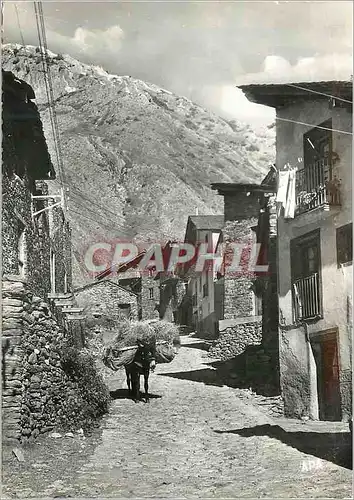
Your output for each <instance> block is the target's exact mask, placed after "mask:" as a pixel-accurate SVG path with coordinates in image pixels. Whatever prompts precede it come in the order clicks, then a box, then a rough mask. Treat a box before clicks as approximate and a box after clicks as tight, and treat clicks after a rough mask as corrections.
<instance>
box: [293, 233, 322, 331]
mask: <svg viewBox="0 0 354 500" xmlns="http://www.w3.org/2000/svg"><path fill="white" fill-rule="evenodd" d="M310 243H316V246H317V261H318V271H317V273H318V295H319V310H320V313H319V314H318V315H316V316H314V317H309V318H304V317H302V318H298V317H297V315H296V308H295V300H296V299H295V293H294V284H295V282H296V281H297V280H299V279H304V278H307V277H310V276H312V275H313V274H315V273H310V274H308V275H306V276H299V275H296V274H295V272H294V267H295V266H294V264H293V263H294V261H296V259H301V257H300V252H299V250H300V248H301V247H302V248H304V247H306V246H309V244H310ZM290 270H291V297H292V315H293V321H294V322H295V323H299V322H306V321H318V320H319V319H323V286H322V262H321V230H320V229H315V230H314V231H310V232H309V233H305V234H303V235H301V236H298V237H296V238H293V239H292V240H291V241H290Z"/></svg>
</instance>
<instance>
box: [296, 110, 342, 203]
mask: <svg viewBox="0 0 354 500" xmlns="http://www.w3.org/2000/svg"><path fill="white" fill-rule="evenodd" d="M319 126H321V127H323V128H326V129H330V130H323V129H322V128H321V129H320V128H314V129H312V130H310V132H308V133H306V134H304V167H303V169H301V170H298V171H297V173H296V205H297V210H298V212H304V211H308V210H312V209H313V208H316V207H319V206H321V205H324V204H332V205H338V204H339V193H337V192H335V191H336V186H332V187H331V189H330V191H331V193H330V195H329V193H328V189H327V183H328V182H330V181H332V157H333V152H332V130H331V129H332V120H328V121H326V122H324V123H321V125H319ZM333 182H334V181H333ZM333 182H332V183H333ZM337 191H338V190H337Z"/></svg>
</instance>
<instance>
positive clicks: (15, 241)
mask: <svg viewBox="0 0 354 500" xmlns="http://www.w3.org/2000/svg"><path fill="white" fill-rule="evenodd" d="M3 158H4V155H3ZM39 192H41V191H39V190H36V189H35V186H34V185H33V184H32V185H31V183H30V180H29V179H28V177H26V176H24V177H23V178H22V179H21V178H20V177H18V176H17V175H16V174H14V173H13V174H12V175H11V176H8V175H7V174H6V172H4V174H3V177H2V193H3V199H2V227H3V238H2V268H3V273H4V274H13V275H20V271H21V270H20V267H19V238H20V234H21V232H23V251H22V254H23V264H24V266H23V272H22V273H21V274H22V275H23V277H24V278H26V280H27V282H28V284H29V286H30V288H31V289H32V290H33V291H34V293H35V294H37V295H39V296H43V297H45V296H46V295H47V294H48V293H49V292H50V260H49V258H50V250H49V248H50V236H49V224H48V218H47V214H45V213H44V214H42V215H41V216H40V217H38V218H35V219H34V220H32V209H31V205H32V201H31V194H32V193H33V194H35V193H39ZM36 206H37V205H36Z"/></svg>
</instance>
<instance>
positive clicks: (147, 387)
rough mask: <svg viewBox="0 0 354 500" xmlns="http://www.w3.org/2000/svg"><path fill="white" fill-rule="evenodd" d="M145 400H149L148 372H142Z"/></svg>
mask: <svg viewBox="0 0 354 500" xmlns="http://www.w3.org/2000/svg"><path fill="white" fill-rule="evenodd" d="M144 389H145V402H146V403H148V402H149V372H148V371H145V372H144Z"/></svg>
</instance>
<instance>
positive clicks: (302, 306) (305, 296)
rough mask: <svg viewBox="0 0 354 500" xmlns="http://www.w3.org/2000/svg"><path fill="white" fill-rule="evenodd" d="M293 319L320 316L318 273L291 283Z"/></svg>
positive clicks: (320, 303) (320, 302) (299, 319)
mask: <svg viewBox="0 0 354 500" xmlns="http://www.w3.org/2000/svg"><path fill="white" fill-rule="evenodd" d="M293 298H294V310H295V320H296V321H301V320H304V319H315V318H319V317H321V316H322V301H321V294H320V280H319V275H318V273H314V274H312V275H310V276H307V277H306V278H300V279H298V280H296V281H295V282H294V283H293Z"/></svg>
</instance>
